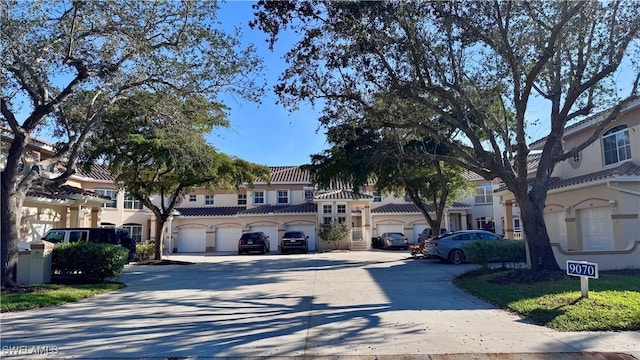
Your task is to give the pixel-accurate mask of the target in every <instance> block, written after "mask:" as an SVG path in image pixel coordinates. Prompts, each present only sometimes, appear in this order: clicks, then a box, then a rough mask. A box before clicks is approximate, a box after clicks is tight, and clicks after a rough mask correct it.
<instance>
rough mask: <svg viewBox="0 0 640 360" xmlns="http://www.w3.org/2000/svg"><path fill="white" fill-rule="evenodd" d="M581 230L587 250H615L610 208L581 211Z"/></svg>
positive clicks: (584, 246)
mask: <svg viewBox="0 0 640 360" xmlns="http://www.w3.org/2000/svg"><path fill="white" fill-rule="evenodd" d="M580 230H582V246H583V248H584V249H585V250H611V249H613V243H614V242H613V221H612V220H611V209H610V208H608V207H599V208H593V209H582V210H580Z"/></svg>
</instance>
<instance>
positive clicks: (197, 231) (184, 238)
mask: <svg viewBox="0 0 640 360" xmlns="http://www.w3.org/2000/svg"><path fill="white" fill-rule="evenodd" d="M206 250H207V233H206V230H205V228H186V229H180V231H179V232H178V252H205V251H206Z"/></svg>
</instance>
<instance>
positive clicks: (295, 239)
mask: <svg viewBox="0 0 640 360" xmlns="http://www.w3.org/2000/svg"><path fill="white" fill-rule="evenodd" d="M308 239H309V237H308V236H307V235H306V234H305V233H304V232H302V231H287V232H285V233H284V235H283V236H282V240H281V241H280V253H282V254H288V253H290V252H291V251H298V252H301V253H303V254H306V253H307V252H309V245H308V244H307V240H308Z"/></svg>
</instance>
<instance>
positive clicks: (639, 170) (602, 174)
mask: <svg viewBox="0 0 640 360" xmlns="http://www.w3.org/2000/svg"><path fill="white" fill-rule="evenodd" d="M626 176H633V177H636V176H640V165H638V164H634V163H633V162H631V161H627V162H625V163H623V164H622V165H620V166H618V167H616V168H612V169H606V170H602V171H598V172H594V173H591V174H586V175H580V176H576V177H572V178H568V179H557V180H555V181H553V182H551V183H550V184H549V190H551V189H559V188H563V187H567V186H572V185H577V184H584V183H589V182H592V181H597V180H602V179H608V178H615V177H626Z"/></svg>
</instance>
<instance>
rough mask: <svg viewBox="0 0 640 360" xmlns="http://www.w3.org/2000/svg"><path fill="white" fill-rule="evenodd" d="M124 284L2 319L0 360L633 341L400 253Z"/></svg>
mask: <svg viewBox="0 0 640 360" xmlns="http://www.w3.org/2000/svg"><path fill="white" fill-rule="evenodd" d="M169 258H171V259H175V260H187V261H193V262H196V263H197V264H196V265H188V266H180V265H170V266H128V267H127V269H126V270H125V273H124V274H123V276H122V278H121V280H122V281H123V282H125V283H126V284H127V285H128V287H127V288H125V289H122V290H120V291H117V292H113V293H109V294H104V295H100V296H97V297H94V298H92V299H88V300H86V301H82V302H78V303H73V304H67V305H64V306H57V307H53V308H46V309H41V310H34V311H27V312H22V313H7V314H2V328H1V339H2V357H5V358H6V357H79V358H109V357H110V358H140V357H242V358H246V357H254V356H256V357H257V356H267V357H289V356H299V357H312V356H336V355H342V356H345V355H347V356H358V357H367V355H371V356H373V355H376V356H380V355H382V356H385V355H392V356H397V355H401V354H405V355H411V356H412V357H414V358H420V357H422V356H423V355H427V354H459V353H542V352H551V353H560V352H576V351H614V352H621V353H627V354H632V355H634V356H636V357H640V355H639V354H640V334H639V333H637V332H636V333H633V332H618V333H600V332H598V333H593V332H591V333H559V332H556V331H553V330H550V329H547V328H545V327H541V326H537V325H533V324H530V323H527V322H526V321H523V320H522V319H521V318H519V317H518V316H516V315H513V314H510V313H509V312H506V311H502V310H497V309H495V308H494V307H493V306H491V305H490V304H487V303H486V302H484V301H481V300H478V299H476V298H474V297H472V296H469V295H467V294H465V293H464V292H463V291H461V290H459V289H457V288H455V287H454V286H453V285H451V280H452V278H453V277H455V276H456V275H458V274H460V273H462V272H464V271H466V270H468V269H470V268H471V267H472V266H471V265H462V266H455V265H449V264H443V263H440V262H439V261H436V260H422V259H418V260H416V259H411V258H409V257H408V256H407V253H406V252H382V251H373V252H332V253H322V254H309V255H245V256H236V255H214V256H212V255H198V256H171V257H169Z"/></svg>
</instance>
